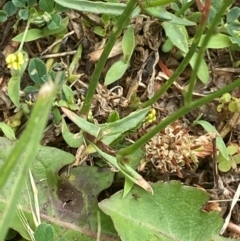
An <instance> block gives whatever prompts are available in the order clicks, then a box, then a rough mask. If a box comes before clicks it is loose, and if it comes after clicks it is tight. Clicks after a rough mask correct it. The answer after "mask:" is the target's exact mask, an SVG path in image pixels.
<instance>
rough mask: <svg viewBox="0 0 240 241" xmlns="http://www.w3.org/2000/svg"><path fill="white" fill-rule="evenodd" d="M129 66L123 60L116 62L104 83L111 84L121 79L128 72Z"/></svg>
mask: <svg viewBox="0 0 240 241" xmlns="http://www.w3.org/2000/svg"><path fill="white" fill-rule="evenodd" d="M128 66H129V65H128V64H126V63H123V62H122V61H121V60H120V61H117V62H116V63H114V64H113V65H112V66H111V67H110V69H109V70H108V72H107V74H106V77H105V82H104V85H110V84H112V83H113V82H115V81H116V80H118V79H120V78H121V77H122V76H123V75H124V73H125V72H126V70H127V68H128Z"/></svg>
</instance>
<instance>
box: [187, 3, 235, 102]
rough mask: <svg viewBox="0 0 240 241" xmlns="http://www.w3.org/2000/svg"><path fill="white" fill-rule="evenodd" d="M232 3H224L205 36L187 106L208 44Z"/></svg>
mask: <svg viewBox="0 0 240 241" xmlns="http://www.w3.org/2000/svg"><path fill="white" fill-rule="evenodd" d="M232 2H233V1H232V0H226V1H225V2H224V4H223V6H222V7H221V9H220V10H219V11H218V12H217V14H216V16H215V18H214V19H213V21H212V23H211V26H210V28H209V29H208V31H207V33H206V36H205V38H204V40H203V43H202V45H201V48H200V49H199V52H198V57H197V60H196V63H195V65H194V68H193V71H192V73H191V77H190V80H189V87H188V91H187V93H186V95H185V104H186V105H188V104H189V103H190V102H191V101H192V93H193V90H194V87H195V84H196V79H197V72H198V69H199V66H200V64H201V61H202V58H203V55H204V53H205V50H206V46H207V43H208V41H209V39H210V38H211V36H212V33H213V32H214V29H215V27H216V26H217V24H218V23H219V20H220V19H221V16H222V15H223V14H224V13H225V12H226V10H227V8H228V7H229V6H230V5H231V3H232ZM209 10H210V9H209ZM207 15H208V14H207ZM206 21H207V19H205V23H206Z"/></svg>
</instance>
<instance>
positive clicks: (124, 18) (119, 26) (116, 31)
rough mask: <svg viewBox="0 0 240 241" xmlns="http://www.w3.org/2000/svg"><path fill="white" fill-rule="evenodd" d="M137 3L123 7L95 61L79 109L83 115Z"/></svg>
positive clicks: (133, 2) (130, 2) (136, 0)
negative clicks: (95, 63) (101, 51)
mask: <svg viewBox="0 0 240 241" xmlns="http://www.w3.org/2000/svg"><path fill="white" fill-rule="evenodd" d="M137 3H138V0H130V1H129V3H128V5H127V7H126V8H125V10H124V12H123V13H122V15H121V16H120V18H119V20H118V22H117V23H116V25H115V27H114V28H113V32H112V34H111V35H110V37H109V39H108V42H107V44H106V46H105V48H104V50H103V53H102V55H101V57H100V59H99V61H98V63H97V66H96V68H95V70H94V72H93V75H92V79H91V81H90V84H89V87H88V91H87V95H86V98H85V101H84V103H83V107H82V109H81V113H82V114H84V115H86V116H87V115H88V112H89V110H90V107H91V103H92V99H93V96H94V94H95V90H96V87H97V84H98V81H99V79H100V76H101V74H102V71H103V68H104V66H105V64H106V61H107V58H108V55H109V54H110V52H111V50H112V48H113V46H114V44H115V42H116V40H117V38H118V37H119V35H120V34H121V33H122V30H123V28H124V27H125V26H126V25H127V23H128V21H129V17H130V16H131V14H132V12H133V10H134V8H135V6H136V4H137Z"/></svg>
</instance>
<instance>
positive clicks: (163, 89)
mask: <svg viewBox="0 0 240 241" xmlns="http://www.w3.org/2000/svg"><path fill="white" fill-rule="evenodd" d="M201 36H202V27H201V26H199V28H198V30H197V32H196V35H195V37H194V39H193V42H192V46H191V48H190V49H189V51H188V53H187V54H186V56H185V58H184V59H183V61H182V62H181V64H180V65H179V66H178V68H177V69H176V70H175V72H174V73H173V74H172V76H171V77H170V78H169V79H168V80H167V81H166V83H165V84H164V85H163V86H162V87H161V88H160V89H159V90H158V91H157V92H156V93H155V95H154V96H153V97H152V98H151V99H150V100H148V101H146V102H144V103H142V104H141V105H140V106H141V107H142V108H145V107H148V106H151V105H153V104H154V103H155V102H156V101H157V100H158V99H159V98H160V97H161V96H162V95H163V94H164V93H166V91H167V90H168V89H169V87H170V86H171V85H172V83H173V82H174V81H175V80H176V79H177V78H178V77H179V76H180V74H181V73H182V72H183V71H184V70H185V68H186V67H187V65H188V63H189V61H190V60H191V58H192V56H193V55H194V53H195V51H196V49H197V47H198V43H199V41H200V39H201Z"/></svg>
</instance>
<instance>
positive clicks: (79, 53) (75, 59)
mask: <svg viewBox="0 0 240 241" xmlns="http://www.w3.org/2000/svg"><path fill="white" fill-rule="evenodd" d="M81 57H82V44H80V45H79V46H78V48H77V52H76V54H75V55H74V56H73V60H72V62H71V64H70V66H69V69H68V71H69V74H70V76H71V75H72V74H73V73H74V72H75V71H76V68H77V66H78V63H79V60H80V59H81Z"/></svg>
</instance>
